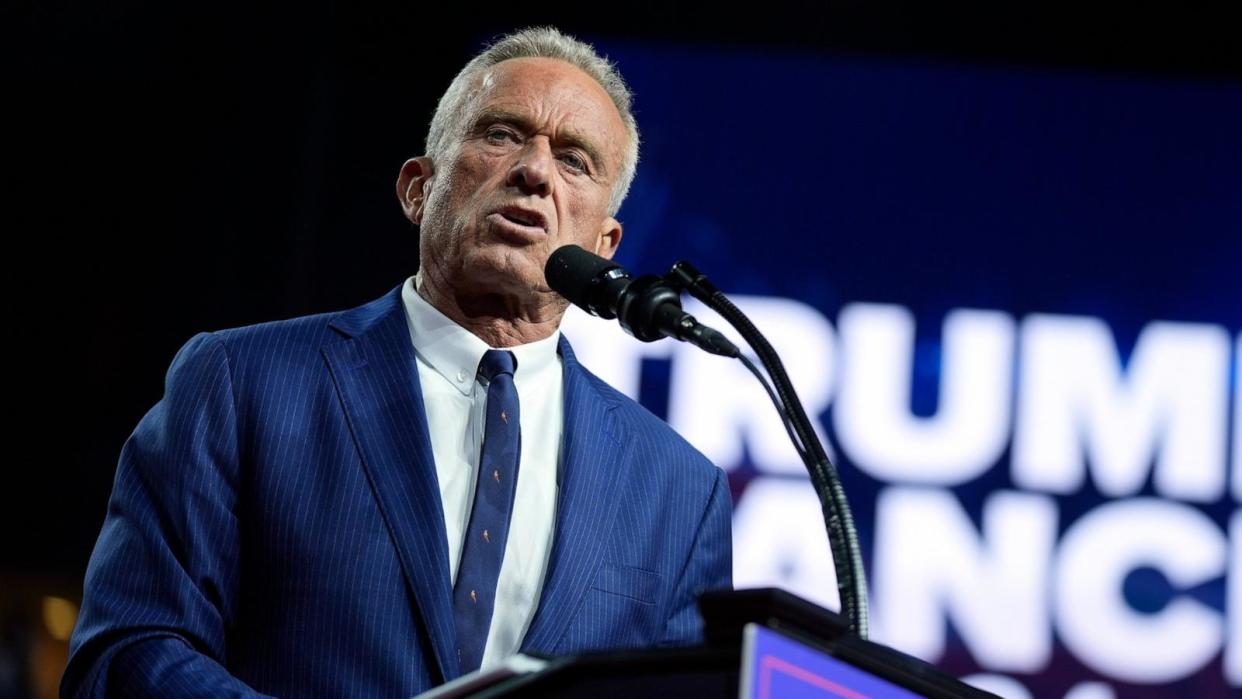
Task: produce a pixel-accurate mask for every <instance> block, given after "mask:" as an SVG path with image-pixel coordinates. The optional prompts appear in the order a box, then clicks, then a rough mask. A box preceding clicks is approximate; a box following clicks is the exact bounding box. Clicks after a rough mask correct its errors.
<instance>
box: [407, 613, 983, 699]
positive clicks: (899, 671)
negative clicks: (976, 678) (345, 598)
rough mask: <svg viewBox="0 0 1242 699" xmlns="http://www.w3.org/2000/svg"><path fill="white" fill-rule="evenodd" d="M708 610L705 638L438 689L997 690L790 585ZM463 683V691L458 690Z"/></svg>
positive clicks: (757, 693) (851, 693)
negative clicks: (864, 631) (891, 641)
mask: <svg viewBox="0 0 1242 699" xmlns="http://www.w3.org/2000/svg"><path fill="white" fill-rule="evenodd" d="M699 610H700V612H701V613H702V615H703V620H704V635H705V639H706V643H705V644H704V645H703V646H699V647H695V648H668V649H655V650H641V651H622V652H610V653H600V654H592V655H582V656H575V657H566V658H553V659H550V660H548V661H546V662H543V663H540V666H541V669H539V670H537V671H533V672H519V673H518V674H514V675H513V676H510V677H507V678H504V679H500V680H499V681H494V682H493V683H491V684H488V685H487V686H481V687H480V686H478V683H475V684H474V686H473V687H471V688H467V686H463V685H468V684H469V679H470V678H469V677H466V678H462V680H458V681H457V682H453V683H450V684H449V685H445V686H444V687H441V688H440V689H439V690H435V691H433V692H430V693H429V694H430V695H433V696H442V697H470V698H472V699H484V698H490V699H509V698H511V697H564V698H567V699H575V698H583V699H612V698H614V697H618V698H619V697H625V698H626V699H630V698H633V697H677V698H678V699H692V698H695V697H713V698H714V697H721V698H723V697H743V698H744V699H801V698H803V697H807V698H810V697H814V698H816V699H818V698H820V697H848V698H850V699H859V698H862V697H867V698H869V699H889V698H894V699H908V698H911V697H930V698H932V699H949V698H956V697H964V698H967V699H975V698H977V697H978V698H984V697H994V696H995V695H993V694H990V693H988V692H985V691H983V690H980V689H977V688H975V687H971V686H970V685H967V684H965V683H963V682H961V681H960V680H958V679H956V678H954V677H951V676H949V675H947V674H945V673H944V672H941V671H940V670H939V669H937V668H936V667H934V666H932V665H930V664H928V663H926V662H923V661H922V660H919V659H917V658H914V657H911V656H909V655H906V654H904V653H901V652H899V651H896V650H894V649H892V648H888V647H886V646H882V645H880V644H877V643H872V642H870V641H865V640H863V639H860V638H858V637H856V636H854V635H853V634H851V633H850V632H849V630H848V626H847V624H846V622H845V619H844V618H842V617H841V616H840V615H838V614H836V613H834V612H831V611H829V610H827V609H824V608H823V607H820V606H818V605H815V604H812V603H811V602H808V601H806V600H804V599H802V598H800V597H797V596H795V595H793V594H790V593H788V592H785V591H784V590H777V589H772V588H763V589H756V590H738V591H732V590H730V591H722V592H709V593H707V594H705V595H703V596H702V597H701V598H700V599H699ZM463 680H466V681H467V682H465V683H463ZM459 683H462V684H459ZM454 686H457V687H459V689H457V690H456V691H454V689H453V688H454ZM445 690H448V691H445Z"/></svg>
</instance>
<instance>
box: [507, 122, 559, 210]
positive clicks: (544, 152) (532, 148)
mask: <svg viewBox="0 0 1242 699" xmlns="http://www.w3.org/2000/svg"><path fill="white" fill-rule="evenodd" d="M554 167H555V162H554V160H553V156H552V149H551V147H550V146H549V144H548V140H547V139H546V138H543V137H536V138H532V139H531V140H529V141H527V143H526V146H525V147H524V148H522V150H521V153H520V154H519V156H518V159H517V162H515V163H514V164H513V167H511V168H510V169H509V177H508V180H507V182H506V184H508V185H509V186H511V187H517V188H518V189H520V190H522V192H524V193H526V194H534V195H536V196H541V197H546V196H548V195H549V194H551V193H552V170H553V168H554Z"/></svg>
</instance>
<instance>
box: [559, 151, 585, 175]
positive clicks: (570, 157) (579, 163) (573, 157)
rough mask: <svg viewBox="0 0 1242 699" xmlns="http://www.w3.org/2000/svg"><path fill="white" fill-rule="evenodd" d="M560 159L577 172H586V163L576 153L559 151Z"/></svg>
mask: <svg viewBox="0 0 1242 699" xmlns="http://www.w3.org/2000/svg"><path fill="white" fill-rule="evenodd" d="M560 159H561V162H562V163H565V164H566V165H568V166H569V167H570V168H571V169H573V170H577V171H578V172H586V169H587V164H586V161H585V160H583V158H582V156H580V155H578V154H577V153H561V155H560Z"/></svg>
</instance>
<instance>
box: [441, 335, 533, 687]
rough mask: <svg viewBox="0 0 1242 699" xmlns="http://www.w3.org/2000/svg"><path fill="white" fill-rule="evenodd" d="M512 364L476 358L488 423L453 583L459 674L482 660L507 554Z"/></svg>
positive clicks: (513, 437)
mask: <svg viewBox="0 0 1242 699" xmlns="http://www.w3.org/2000/svg"><path fill="white" fill-rule="evenodd" d="M516 368H517V360H515V359H514V357H513V353H512V352H508V351H505V350H488V351H487V352H486V353H484V355H483V361H481V362H479V375H480V376H482V377H483V378H484V379H486V380H487V422H486V423H485V427H484V431H483V453H482V456H481V457H480V458H479V479H478V483H477V484H476V485H475V489H474V507H473V508H472V509H471V510H470V526H469V527H467V529H466V539H465V542H464V543H463V544H462V552H461V564H460V565H459V566H458V568H457V583H456V584H455V585H454V586H453V609H454V612H455V616H456V619H457V659H458V665H459V666H460V668H461V672H462V674H465V673H467V672H470V671H472V670H477V669H478V668H479V665H480V664H481V663H482V662H483V648H484V646H485V645H486V644H487V631H488V629H489V628H491V625H492V610H493V609H494V607H495V606H496V581H497V579H498V578H499V577H500V564H501V562H502V561H503V560H504V557H505V540H506V539H507V538H508V534H509V515H510V513H512V511H513V493H514V490H515V486H516V485H517V476H518V457H519V455H520V454H521V445H522V434H521V430H520V429H519V426H520V421H519V419H518V417H519V416H518V395H517V388H516V387H514V385H513V371H514V369H516Z"/></svg>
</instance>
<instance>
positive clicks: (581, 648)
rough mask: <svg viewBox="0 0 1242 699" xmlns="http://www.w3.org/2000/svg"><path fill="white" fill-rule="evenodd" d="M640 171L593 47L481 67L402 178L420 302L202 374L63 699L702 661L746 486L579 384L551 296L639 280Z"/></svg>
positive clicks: (334, 688)
mask: <svg viewBox="0 0 1242 699" xmlns="http://www.w3.org/2000/svg"><path fill="white" fill-rule="evenodd" d="M637 160H638V131H637V127H636V125H635V122H634V117H633V115H632V114H631V111H630V94H629V91H628V88H627V87H626V86H625V83H624V82H623V80H622V79H621V76H620V75H619V74H618V73H617V72H616V70H615V69H614V68H613V67H612V66H611V65H610V64H609V63H608V62H607V61H606V60H605V59H603V58H601V57H600V56H599V55H597V54H596V53H595V52H594V50H593V49H592V48H591V47H590V46H588V45H586V44H583V43H581V42H579V41H577V40H575V39H573V38H570V37H567V36H565V35H562V34H560V33H559V32H557V31H556V30H554V29H532V30H526V31H522V32H518V33H516V34H513V35H510V36H508V37H505V38H503V39H502V40H500V41H499V42H497V43H496V44H494V45H492V46H491V47H489V48H487V49H486V50H485V51H483V53H481V54H480V55H478V56H477V57H475V58H474V59H473V60H472V61H471V62H470V63H469V64H467V65H466V67H465V68H464V69H463V70H462V71H461V73H460V74H458V75H457V77H456V78H455V79H454V80H453V82H452V84H451V85H450V86H449V88H448V90H447V91H446V92H445V94H444V96H443V97H442V98H441V100H440V103H439V106H438V108H437V109H436V113H435V116H434V118H433V119H432V123H431V128H430V130H429V132H428V135H427V143H426V155H424V156H421V157H417V158H413V159H411V160H409V161H408V162H406V163H405V164H404V165H403V166H402V168H401V171H400V175H399V177H398V180H397V195H398V197H399V199H400V201H401V206H402V208H403V209H404V211H405V214H406V216H407V217H408V218H409V219H410V220H411V221H412V222H413V223H415V224H417V225H418V226H419V229H420V242H419V250H420V257H421V267H420V269H419V272H418V275H417V276H415V277H412V278H410V279H408V280H406V281H405V282H404V283H402V284H401V285H399V286H398V287H396V288H395V289H393V290H392V291H391V292H389V293H388V294H386V295H385V296H383V297H382V298H380V299H377V300H375V301H372V302H370V303H368V304H366V305H363V306H360V307H358V308H355V309H352V310H348V311H343V312H337V313H328V314H324V315H317V316H308V317H303V318H294V319H291V320H285V321H280V322H274V323H266V324H261V325H256V326H251V327H245V328H237V329H231V330H223V331H219V332H214V333H202V334H199V335H197V336H195V337H194V338H193V339H191V340H190V341H189V342H188V343H187V344H186V345H185V346H184V347H183V348H182V349H181V350H180V351H179V352H178V354H177V356H176V358H175V359H174V360H173V363H172V366H171V368H170V369H169V371H168V376H167V380H166V385H165V394H164V397H163V399H162V400H161V401H160V402H159V403H158V404H157V405H156V406H155V407H154V408H153V409H152V410H151V411H150V412H149V413H148V414H147V415H146V416H145V417H144V418H143V419H142V421H141V422H140V423H139V425H138V427H137V428H136V429H135V431H134V433H133V434H132V435H131V437H130V438H129V440H128V441H127V442H126V444H125V447H124V449H123V450H122V453H121V458H120V464H119V467H118V471H117V476H116V483H115V486H114V490H113V493H112V498H111V500H110V502H109V505H108V513H107V518H106V520H105V522H104V526H103V530H102V532H101V533H100V536H99V541H98V543H97V545H96V547H95V551H94V553H93V555H92V557H91V561H90V565H89V568H88V570H87V575H86V583H85V597H84V601H83V606H82V613H81V617H80V620H79V622H78V627H77V628H76V630H75V632H74V635H73V639H72V647H71V658H70V661H69V666H68V668H67V669H66V672H65V676H64V681H63V685H62V693H63V694H64V695H66V696H100V695H113V696H190V695H195V696H213V697H218V696H248V695H255V694H268V695H294V696H357V697H383V696H389V697H408V696H411V695H413V694H416V693H418V692H420V691H423V690H425V689H427V688H429V687H432V686H434V685H437V684H439V683H442V682H444V681H447V680H450V679H453V678H454V677H457V676H459V675H461V674H463V673H465V672H469V671H471V670H474V669H477V668H479V667H481V666H482V667H487V666H489V665H490V664H494V663H496V662H498V661H499V660H500V659H502V658H504V657H505V656H507V655H510V654H512V653H516V652H519V651H524V652H533V653H542V654H548V655H565V654H574V653H581V652H586V651H592V650H602V649H608V648H620V647H641V646H655V645H676V644H689V643H694V642H696V641H697V640H698V639H699V636H700V633H701V630H700V626H699V620H698V614H697V610H696V607H695V600H696V598H697V596H698V595H699V594H700V593H701V592H703V591H704V590H707V589H717V588H727V587H729V586H730V568H731V563H730V548H731V544H730V533H729V524H730V501H729V490H728V487H727V484H726V481H725V478H724V476H723V474H722V472H721V471H720V470H719V469H717V468H715V467H714V466H713V465H712V464H710V463H709V462H708V461H707V460H706V459H705V458H704V457H703V456H702V455H701V454H699V453H698V452H697V451H695V450H694V449H693V448H692V447H690V446H689V445H688V444H687V443H686V442H685V441H684V440H682V439H681V438H680V437H678V436H677V435H676V434H675V433H673V432H672V430H671V429H670V428H669V427H668V426H667V425H665V424H664V423H663V422H661V421H660V420H658V419H657V418H655V417H654V416H652V415H651V414H650V413H648V412H647V411H645V410H644V409H643V408H641V407H639V406H638V405H636V404H635V403H634V402H632V401H631V400H629V399H628V398H626V397H625V396H623V395H621V394H620V393H618V392H617V391H615V390H613V389H612V388H610V387H609V386H607V385H606V384H604V383H603V382H601V381H600V380H599V379H598V378H596V377H595V376H593V375H592V374H590V373H589V372H588V371H586V370H585V369H584V368H583V367H582V366H581V365H580V364H578V362H577V360H576V359H575V358H574V354H573V352H572V350H571V349H570V347H569V344H568V343H567V342H566V341H565V339H564V338H563V337H561V336H560V332H559V330H558V327H559V324H560V321H561V317H562V315H563V314H564V312H565V309H566V306H567V302H566V301H565V300H563V299H562V298H561V297H559V296H557V295H556V294H555V293H553V292H552V291H551V290H549V289H548V287H547V284H546V282H545V280H544V276H543V267H544V263H545V262H546V260H547V259H548V256H549V255H550V254H551V253H552V251H553V250H555V249H556V248H558V247H560V246H563V245H568V244H575V245H579V246H582V247H583V248H585V249H587V250H590V251H593V252H595V253H596V254H598V255H601V256H604V257H611V256H612V254H613V253H614V252H615V251H616V249H617V245H618V244H619V243H620V241H621V224H620V223H619V222H618V221H617V220H616V219H615V218H614V216H615V215H616V212H617V210H618V208H619V207H620V204H621V201H622V199H623V198H624V196H625V193H626V191H627V189H628V187H629V184H630V181H631V180H632V178H633V176H634V171H635V165H636V163H637Z"/></svg>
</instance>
